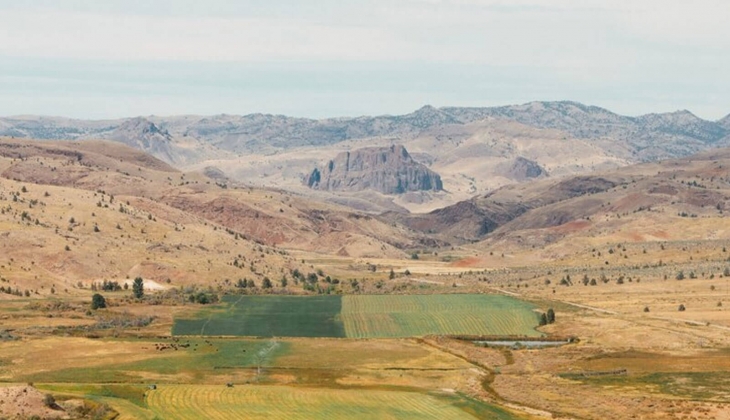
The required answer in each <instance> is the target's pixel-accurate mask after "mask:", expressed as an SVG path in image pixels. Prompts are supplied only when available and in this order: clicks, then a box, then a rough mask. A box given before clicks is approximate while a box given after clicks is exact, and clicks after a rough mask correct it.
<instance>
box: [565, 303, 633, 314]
mask: <svg viewBox="0 0 730 420" xmlns="http://www.w3.org/2000/svg"><path fill="white" fill-rule="evenodd" d="M556 302H561V303H565V304H566V305H571V306H575V307H576V308H582V309H588V310H591V311H596V312H602V313H604V314H609V315H621V314H620V313H618V312H616V311H609V310H608V309H601V308H596V307H595V306H588V305H581V304H580V303H575V302H568V301H567V300H556Z"/></svg>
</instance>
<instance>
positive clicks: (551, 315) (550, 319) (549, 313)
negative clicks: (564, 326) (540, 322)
mask: <svg viewBox="0 0 730 420" xmlns="http://www.w3.org/2000/svg"><path fill="white" fill-rule="evenodd" d="M547 321H548V324H552V323H554V322H555V311H553V308H550V309H548V311H547Z"/></svg>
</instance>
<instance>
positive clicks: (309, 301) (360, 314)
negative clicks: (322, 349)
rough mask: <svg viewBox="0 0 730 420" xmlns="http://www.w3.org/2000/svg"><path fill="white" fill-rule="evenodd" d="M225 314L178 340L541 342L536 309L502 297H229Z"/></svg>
mask: <svg viewBox="0 0 730 420" xmlns="http://www.w3.org/2000/svg"><path fill="white" fill-rule="evenodd" d="M224 305H226V306H225V310H219V311H215V310H206V311H204V312H201V313H199V314H198V315H197V316H196V317H195V318H194V319H177V320H176V321H175V325H174V327H173V334H175V335H232V336H261V337H272V336H274V337H352V338H379V337H413V336H423V335H428V334H471V335H527V336H538V335H540V333H539V332H537V331H536V330H535V327H536V326H537V323H538V319H537V315H536V314H535V312H533V310H532V309H533V306H532V305H531V304H529V303H527V302H523V301H520V300H517V299H514V298H511V297H509V296H502V295H458V294H451V295H408V296H402V295H397V296H396V295H354V296H344V297H343V296H241V297H233V296H229V297H226V298H225V299H224Z"/></svg>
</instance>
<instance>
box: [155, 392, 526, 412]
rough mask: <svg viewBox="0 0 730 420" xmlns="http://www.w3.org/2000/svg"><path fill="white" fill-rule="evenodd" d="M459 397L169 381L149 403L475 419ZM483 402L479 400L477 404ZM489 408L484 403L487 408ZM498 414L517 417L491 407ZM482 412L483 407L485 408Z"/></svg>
mask: <svg viewBox="0 0 730 420" xmlns="http://www.w3.org/2000/svg"><path fill="white" fill-rule="evenodd" d="M471 403H472V402H471V401H470V400H468V399H463V400H461V401H460V399H459V398H458V397H437V396H435V395H429V394H423V393H416V392H398V391H378V390H337V389H322V388H292V387H285V386H267V385H258V386H237V387H234V388H225V387H221V386H210V385H209V386H200V385H195V386H190V385H170V386H164V387H161V388H160V389H158V390H155V391H151V392H149V394H148V396H147V404H148V406H149V409H150V410H151V411H153V412H155V413H156V414H157V415H158V416H161V417H163V418H175V419H181V420H184V419H200V418H207V419H230V418H247V419H269V418H286V419H321V418H330V419H340V418H342V419H345V418H347V419H371V418H379V419H446V418H448V419H475V418H481V417H480V416H479V415H478V414H480V413H473V414H471V413H469V411H466V410H463V409H461V408H460V407H459V405H462V406H465V408H471V409H473V408H474V407H472V406H471ZM478 405H480V404H477V406H478ZM484 410H486V406H485V408H484ZM489 411H490V414H491V415H490V417H489V418H494V419H511V418H514V417H512V415H510V414H509V413H507V412H504V411H502V410H497V409H493V408H490V410H489ZM482 413H483V412H482Z"/></svg>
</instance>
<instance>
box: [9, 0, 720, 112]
mask: <svg viewBox="0 0 730 420" xmlns="http://www.w3.org/2000/svg"><path fill="white" fill-rule="evenodd" d="M0 12H1V13H0V89H2V91H3V93H4V99H5V100H4V101H2V102H1V103H0V115H4V116H14V115H48V116H64V117H70V118H80V119H114V118H123V117H131V116H143V115H183V114H188V115H190V114H194V115H215V114H221V113H225V114H239V115H241V114H243V115H245V114H251V113H270V114H281V115H289V116H295V117H306V118H327V117H347V116H360V115H384V114H391V115H399V114H406V113H409V112H412V111H413V110H415V109H418V108H420V107H421V106H423V105H424V104H431V105H433V106H436V107H442V106H501V105H509V104H520V103H526V102H531V101H538V100H539V101H560V100H571V101H577V102H581V103H584V104H588V105H596V106H600V107H603V108H606V109H609V110H611V111H613V112H616V113H619V114H622V115H631V116H636V115H642V114H647V113H660V112H673V111H676V110H683V109H687V110H689V111H691V112H692V113H694V114H696V115H698V116H699V117H702V118H705V119H708V120H717V119H719V118H722V117H724V116H726V115H727V114H728V113H730V103H728V102H729V101H728V98H730V80H727V78H726V77H725V75H726V74H727V73H728V71H730V56H728V54H726V52H727V51H729V50H730V27H728V25H726V24H725V17H726V16H728V14H730V4H727V3H725V2H722V1H718V0H701V1H698V2H694V3H691V4H690V3H687V2H682V1H678V0H671V1H662V2H660V1H654V0H652V1H642V2H636V1H630V0H618V1H608V0H583V1H579V0H554V1H550V2H545V1H537V0H517V1H504V0H403V1H398V2H392V1H386V0H371V1H355V2H338V1H335V0H317V1H312V2H296V1H292V0H282V1H276V2H272V1H263V0H249V1H243V2H232V1H225V0H212V1H210V2H205V4H202V3H198V2H195V1H192V0H177V1H173V0H160V1H155V2H144V1H122V0H107V1H97V2H89V1H83V0H63V1H51V0H29V1H25V2H22V3H18V4H7V3H0Z"/></svg>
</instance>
